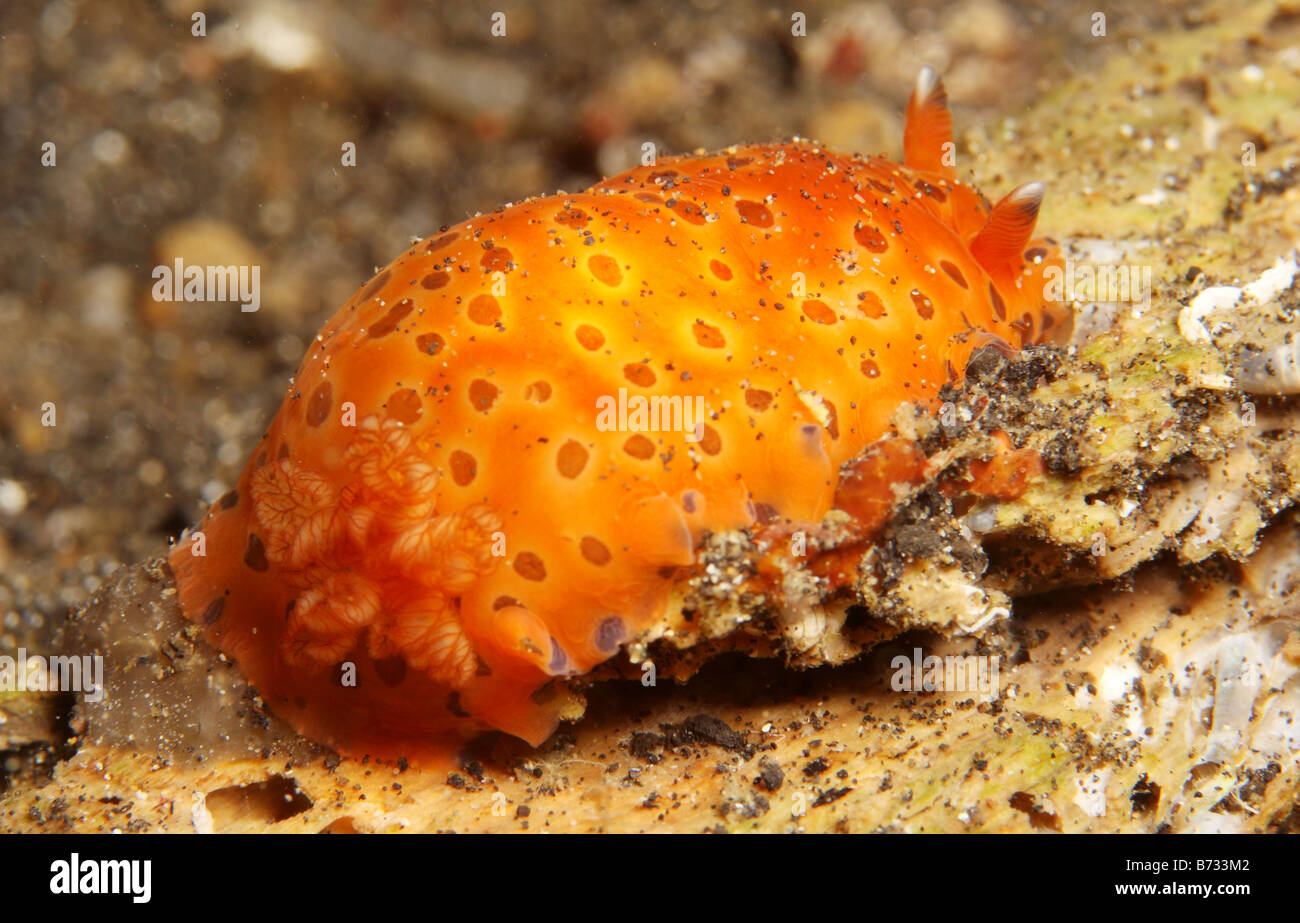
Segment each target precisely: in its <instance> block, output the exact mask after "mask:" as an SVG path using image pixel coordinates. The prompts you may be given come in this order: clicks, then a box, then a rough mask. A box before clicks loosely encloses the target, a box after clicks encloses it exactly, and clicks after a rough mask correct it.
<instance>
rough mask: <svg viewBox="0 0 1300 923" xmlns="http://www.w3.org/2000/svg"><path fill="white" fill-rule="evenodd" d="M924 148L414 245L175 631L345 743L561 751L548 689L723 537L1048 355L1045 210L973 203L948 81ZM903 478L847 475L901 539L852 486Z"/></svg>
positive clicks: (220, 522) (807, 498) (324, 344)
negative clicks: (1042, 274) (958, 388)
mask: <svg viewBox="0 0 1300 923" xmlns="http://www.w3.org/2000/svg"><path fill="white" fill-rule="evenodd" d="M904 138H905V145H904V146H905V157H904V162H903V163H902V164H897V163H893V162H891V161H889V160H886V159H883V158H880V157H861V156H847V155H843V154H837V153H834V152H831V151H827V150H825V149H823V148H821V147H818V146H817V145H815V144H811V143H808V142H805V141H799V140H796V141H792V142H790V143H784V144H767V145H753V146H743V147H735V148H730V149H727V150H724V151H720V152H717V153H712V154H705V155H699V156H685V157H676V158H671V159H665V160H662V161H660V162H659V163H657V164H656V165H654V166H648V167H640V168H638V169H634V170H631V171H629V172H627V173H624V174H621V175H619V176H615V177H613V178H611V179H607V180H605V181H604V182H601V183H599V184H597V185H596V186H594V187H592V188H591V189H589V190H587V191H585V192H581V193H576V194H573V195H554V196H547V197H543V198H536V199H530V200H527V201H524V202H520V203H518V204H516V205H512V206H510V207H507V208H504V209H502V210H500V211H497V212H494V213H492V214H488V215H484V216H480V217H475V218H473V219H471V220H468V221H465V222H463V223H461V224H459V225H457V226H455V227H453V228H450V229H447V230H445V231H443V232H441V233H439V234H437V235H435V236H433V237H431V238H429V239H426V240H422V241H420V242H419V243H418V244H416V245H415V246H413V247H412V248H411V249H410V250H408V251H407V252H406V253H404V254H402V255H401V256H400V257H398V258H397V259H396V260H395V261H394V262H393V263H391V264H390V265H389V266H388V267H387V268H385V269H383V270H382V271H381V272H380V273H379V274H378V275H376V276H375V277H374V278H373V279H371V280H370V281H369V282H367V283H366V284H365V285H363V286H362V287H361V289H360V290H359V291H358V292H357V294H356V295H355V296H354V297H353V298H352V299H351V300H350V301H348V303H347V304H345V305H344V306H343V307H342V309H341V310H339V311H338V313H337V314H335V315H334V316H333V317H332V318H331V319H330V320H329V322H328V323H326V324H325V326H324V328H323V329H322V330H321V331H320V334H319V336H318V337H317V338H316V340H315V342H314V343H313V344H312V346H311V348H310V350H309V351H308V355H307V356H306V358H305V359H304V361H303V363H302V367H301V368H300V370H299V371H298V374H297V375H296V377H295V379H294V381H293V384H292V385H291V386H290V388H289V390H288V394H287V395H286V397H285V400H284V403H283V405H282V406H281V408H280V410H279V412H278V413H277V414H276V416H275V419H274V420H273V422H272V423H271V425H270V427H269V428H268V429H267V431H266V434H265V435H264V436H263V438H262V440H261V442H260V444H259V445H258V446H257V448H256V449H255V451H254V452H253V454H252V457H251V459H250V460H249V463H248V465H247V467H246V468H245V469H244V471H243V473H242V475H241V476H240V478H239V481H238V483H237V484H236V486H235V488H234V489H233V490H231V491H230V492H229V493H227V494H226V495H225V496H223V497H222V498H221V499H220V500H218V501H217V502H216V503H215V504H213V506H212V508H211V509H210V510H209V512H208V513H207V515H206V517H205V518H204V519H203V521H202V523H201V525H200V527H199V528H200V530H201V532H202V534H203V541H202V542H194V541H192V540H182V542H181V543H179V544H178V545H177V546H176V547H175V548H174V549H173V551H172V553H171V565H172V568H173V570H174V571H175V574H176V577H177V580H178V583H179V587H180V598H181V605H182V607H183V609H184V612H185V614H186V615H187V617H189V618H190V619H192V620H194V621H195V622H197V623H198V624H200V625H202V626H203V627H204V635H205V637H206V638H207V639H208V640H209V641H210V642H211V643H212V644H214V645H215V646H216V647H217V648H219V649H220V650H222V651H223V652H225V653H226V654H227V655H229V656H230V657H231V658H233V659H234V660H235V661H236V662H237V663H238V665H239V667H240V668H241V670H242V671H243V672H244V674H245V675H246V676H247V677H248V678H249V680H250V681H251V682H252V683H253V684H254V686H255V687H256V688H257V690H258V691H259V692H260V694H261V695H262V697H263V698H264V700H265V701H266V703H267V704H268V705H269V707H270V708H271V709H272V710H273V711H275V712H276V713H277V714H279V715H281V716H283V717H284V718H286V719H287V720H289V721H290V722H291V723H292V724H293V725H294V726H295V727H297V728H298V729H299V730H300V731H302V732H303V733H305V734H307V735H309V736H312V737H313V738H315V739H317V740H320V741H322V742H325V743H328V744H330V745H332V746H334V747H337V748H339V749H341V750H344V751H347V752H353V753H359V752H371V753H375V754H376V755H385V754H388V755H410V754H413V753H419V752H422V751H425V752H427V751H431V750H436V748H438V747H445V746H446V741H448V740H455V739H462V738H464V737H465V736H468V735H470V734H473V733H477V732H480V731H482V730H484V729H499V730H503V731H506V732H508V733H510V734H513V735H517V736H518V737H521V738H523V739H524V740H526V741H529V742H531V743H533V744H537V743H540V742H541V741H542V740H544V739H545V738H546V737H547V735H549V734H550V733H551V731H552V730H553V729H554V728H555V726H556V723H557V720H558V715H557V713H556V706H555V705H554V704H553V702H552V701H551V700H550V699H548V697H547V696H545V695H540V694H538V693H539V690H541V689H542V687H543V686H544V685H545V684H547V683H548V682H549V681H551V680H552V678H554V677H564V676H570V675H575V674H580V673H584V672H586V671H588V670H590V669H591V668H592V667H594V666H595V665H596V664H598V663H600V662H601V661H603V660H605V659H607V658H609V657H611V656H612V655H614V654H615V653H616V652H617V651H618V650H619V648H620V646H621V644H622V643H623V642H625V641H627V640H629V639H631V638H633V637H635V636H636V635H637V634H638V633H639V632H641V631H642V630H643V629H645V628H646V627H647V626H648V625H650V624H651V623H652V622H654V621H655V620H656V619H657V618H659V617H660V616H661V615H662V613H663V612H664V609H665V607H666V606H667V605H668V601H669V593H670V590H671V588H672V584H673V581H674V579H680V577H679V574H680V572H679V570H678V569H679V568H682V567H684V566H688V565H691V564H692V563H693V562H694V561H695V551H696V548H697V546H698V545H699V543H700V542H701V539H702V537H703V536H704V535H705V534H706V533H709V532H716V531H719V530H728V529H739V528H745V527H749V526H751V525H753V524H754V523H755V522H756V520H757V519H759V518H762V519H763V520H764V521H771V520H772V518H773V517H778V518H784V519H787V520H790V521H793V522H807V523H815V522H817V521H819V520H820V519H821V517H822V516H823V515H824V514H825V513H826V512H828V511H829V510H830V509H831V508H832V506H833V505H834V503H835V500H836V495H837V488H839V487H840V484H839V472H840V469H841V466H842V465H844V464H845V463H846V462H851V461H853V460H855V459H858V458H859V456H862V455H863V453H864V451H866V450H867V449H868V447H870V446H872V445H873V444H874V443H876V442H877V440H880V439H882V438H883V437H887V436H889V435H890V433H891V426H890V419H891V417H892V416H893V415H894V413H895V411H896V410H897V408H898V407H899V405H900V404H902V403H903V402H912V403H914V404H917V405H919V406H923V407H933V405H934V403H935V400H936V396H937V394H938V392H939V390H940V388H941V387H942V386H943V385H944V384H945V383H947V382H949V381H951V380H953V379H954V378H957V377H959V376H961V375H962V374H963V371H964V369H965V364H966V360H967V358H968V357H969V355H970V353H971V351H972V349H974V348H975V346H976V345H978V344H979V343H981V342H989V341H990V340H992V341H997V340H1001V341H1004V342H1005V343H1006V344H1008V347H1009V348H1019V347H1020V346H1022V345H1023V344H1025V343H1026V342H1029V341H1031V340H1033V339H1035V338H1037V337H1039V336H1040V334H1041V333H1042V332H1043V329H1044V326H1045V316H1046V312H1045V306H1044V304H1043V300H1042V286H1041V284H1040V280H1038V279H1037V278H1036V276H1035V272H1036V270H1035V265H1036V263H1037V262H1040V261H1034V260H1026V259H1025V257H1024V250H1025V247H1026V245H1027V244H1028V243H1029V237H1030V234H1031V231H1032V229H1033V225H1034V221H1035V218H1036V216H1037V212H1038V206H1039V203H1040V202H1041V200H1042V193H1043V189H1042V186H1041V185H1039V184H1029V185H1026V186H1021V187H1019V188H1018V189H1017V190H1015V191H1013V192H1011V193H1010V194H1009V195H1007V196H1006V197H1005V198H1003V199H1002V200H1001V201H999V202H998V203H997V204H996V205H994V206H991V207H990V205H989V203H988V200H986V199H985V198H984V197H983V196H982V195H981V194H980V193H979V192H978V191H977V190H976V189H974V188H973V187H972V186H971V185H969V184H968V183H965V182H962V181H960V180H959V179H958V178H957V174H956V171H955V169H954V168H953V165H952V164H953V161H952V158H951V156H950V155H951V152H952V137H951V122H950V118H949V115H948V109H947V105H946V98H945V95H944V90H943V85H942V83H941V82H940V81H939V80H938V79H937V78H936V77H935V76H934V74H933V73H932V72H930V71H929V70H928V69H927V70H926V71H925V72H923V73H922V76H921V79H920V81H919V82H918V85H917V88H916V91H915V92H914V94H913V97H912V100H911V103H910V104H909V106H908V110H907V127H906V131H905V135H904ZM611 402H614V403H616V404H617V405H618V406H619V408H620V411H619V413H617V414H613V415H611V414H610V413H608V412H607V411H608V409H609V408H610V407H611V406H612V404H611ZM694 408H699V409H700V410H701V412H702V414H703V416H702V418H701V419H694V416H695V414H694V413H693V412H692V411H693V409H694ZM611 420H616V422H615V423H611ZM878 451H879V450H878ZM883 457H884V456H882V458H883ZM869 458H870V456H868V459H869ZM891 459H892V460H891ZM886 461H887V462H888V463H887V464H885V463H881V464H873V463H866V464H863V465H859V466H857V467H856V468H853V469H852V470H853V472H854V478H855V479H856V480H855V483H853V484H849V485H845V486H844V489H843V490H842V491H841V496H842V497H845V498H849V499H847V500H845V502H848V503H850V505H851V506H853V509H852V510H851V511H850V512H852V513H854V514H856V515H862V516H867V517H870V518H872V519H873V520H874V519H876V518H883V516H884V515H885V512H886V510H885V504H886V502H887V500H888V498H889V496H890V494H889V491H888V490H880V489H878V488H877V487H873V486H872V485H869V484H864V483H862V482H861V478H862V477H864V476H870V472H873V471H874V472H876V476H881V477H883V476H886V475H885V474H882V472H890V471H894V470H898V471H904V472H905V473H906V471H912V470H913V469H915V468H916V466H917V464H919V462H916V460H915V459H913V457H912V454H911V450H909V449H906V448H900V447H897V446H893V447H891V448H890V449H889V453H888V458H887V459H886ZM886 486H887V485H886ZM199 551H202V554H199V553H197V552H199Z"/></svg>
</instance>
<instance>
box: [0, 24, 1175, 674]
mask: <svg viewBox="0 0 1300 923" xmlns="http://www.w3.org/2000/svg"><path fill="white" fill-rule="evenodd" d="M196 6H201V8H202V20H201V22H196V20H195V19H194V15H195V7H196ZM1097 6H1098V5H1097V4H1096V3H1095V2H1089V3H1083V2H1078V0H1065V2H1055V0H1051V2H1042V3H1036V2H1004V0H952V2H948V0H937V2H913V0H868V2H849V3H829V2H812V0H792V2H790V3H786V4H774V3H766V2H734V0H696V2H677V3H648V2H633V0H607V2H603V3H592V2H589V0H553V2H536V3H521V2H507V0H485V2H479V0H454V2H452V0H446V2H417V0H373V2H353V0H336V2H335V0H326V2H314V3H294V2H288V0H243V2H239V0H220V2H208V3H198V2H196V0H187V2H184V3H179V2H153V3H150V2H128V0H93V2H92V0H82V2H78V0H53V2H48V3H39V2H31V0H4V2H3V3H0V103H2V108H3V115H2V117H0V650H3V651H5V652H9V650H10V649H11V648H14V647H17V646H19V645H27V646H29V647H39V646H40V645H41V644H42V643H44V642H46V641H48V638H49V634H50V632H51V630H52V628H53V627H54V626H56V625H57V623H58V621H59V620H60V619H61V618H62V617H63V616H64V615H65V614H66V612H67V611H68V608H69V607H70V606H75V605H79V604H81V603H82V602H84V601H85V599H86V598H87V597H88V595H89V594H90V593H91V592H93V590H94V589H95V588H96V587H97V586H98V585H99V584H100V583H102V582H103V581H104V579H105V578H106V577H107V576H108V575H109V574H111V573H112V571H113V570H114V569H115V568H116V567H117V566H118V565H119V564H120V563H124V562H128V561H135V560H139V559H142V558H145V557H149V556H152V555H155V554H158V553H161V552H162V551H163V550H164V549H165V547H166V544H167V541H168V540H169V538H171V537H174V536H176V535H177V534H178V533H179V532H180V531H181V529H182V528H184V526H185V525H187V524H188V523H189V522H191V521H192V520H194V519H196V518H197V516H198V515H199V513H200V512H201V510H202V509H203V508H205V506H206V504H207V503H208V502H210V501H211V500H213V499H215V498H216V497H217V496H219V495H220V494H221V493H223V492H224V491H225V490H226V489H227V488H228V487H229V486H230V485H231V484H232V483H233V482H234V480H235V478H236V476H237V474H238V472H239V470H240V469H241V468H242V467H243V464H244V461H245V459H246V457H247V455H248V453H249V452H250V451H251V449H252V447H253V445H254V443H255V442H256V440H257V438H258V436H259V435H260V433H261V430H262V427H263V426H264V425H265V423H266V422H267V421H268V420H269V419H270V416H271V414H272V413H273V412H274V410H275V408H276V407H277V406H278V405H279V403H280V400H281V398H282V396H283V393H284V388H285V386H286V384H287V382H288V379H289V376H291V375H292V374H293V371H294V369H295V368H296V366H297V364H298V362H299V361H300V359H301V357H302V355H303V351H304V349H305V347H306V344H307V343H308V342H309V341H310V339H311V337H312V336H313V335H314V334H315V331H316V329H317V328H318V327H319V326H320V325H321V324H322V323H323V321H324V320H325V319H326V318H327V317H328V316H329V315H330V314H331V313H332V312H333V310H334V309H335V308H337V307H338V306H339V305H341V304H343V302H344V301H345V300H346V299H347V297H348V296H349V295H350V294H351V293H352V291H353V290H354V289H355V288H356V286H357V285H358V284H359V283H361V282H362V281H364V280H365V279H366V278H367V277H369V276H370V275H371V274H372V273H373V272H374V270H375V269H376V268H377V267H379V266H382V265H383V264H385V263H387V262H388V261H389V260H390V259H392V258H393V257H394V256H396V255H397V254H398V253H400V252H401V251H402V250H403V249H404V248H405V247H406V246H407V245H408V244H409V242H410V240H411V238H412V237H417V236H424V235H427V234H430V233H432V232H434V231H436V230H437V229H438V228H439V226H441V225H447V224H454V223H456V222H458V221H461V220H463V219H465V218H466V217H468V216H469V215H471V214H473V213H474V212H476V211H481V210H488V209H492V208H495V207H496V206H498V205H500V204H502V203H505V202H509V201H516V200H519V199H521V198H524V197H526V196H529V195H536V194H545V193H549V192H553V191H555V190H557V189H568V190H578V189H581V188H584V187H586V186H589V185H591V184H592V183H594V182H595V181H597V180H598V179H600V178H601V177H603V176H606V175H610V174H613V173H617V172H619V171H621V170H623V169H626V168H628V167H630V166H632V165H633V164H634V163H636V162H638V160H639V157H640V153H641V149H642V145H643V144H644V143H646V142H651V143H654V144H655V145H656V147H657V150H658V152H659V153H660V155H664V154H674V153H681V152H689V151H691V150H693V149H696V148H716V147H723V146H726V145H728V144H731V143H738V142H743V141H760V140H772V139H777V138H781V137H786V136H791V135H801V136H805V137H813V138H816V139H818V140H820V141H822V142H823V143H825V144H827V145H830V146H832V147H835V148H838V149H842V150H849V151H858V152H863V153H882V152H883V153H887V154H889V155H890V156H897V155H898V153H899V151H900V147H901V127H902V121H901V112H902V107H903V105H904V103H905V101H906V98H907V94H908V93H909V92H910V89H911V86H912V84H913V82H914V80H915V77H916V73H917V71H918V69H919V68H920V67H921V66H922V65H923V64H929V65H931V66H933V67H935V68H936V69H937V70H939V71H940V72H941V73H942V75H943V77H944V79H945V82H946V83H947V86H948V90H949V94H950V97H951V100H952V103H953V111H954V119H955V124H956V128H957V131H958V134H959V135H960V134H961V132H962V131H964V130H968V129H971V128H973V127H978V126H984V127H985V128H986V129H988V128H989V126H991V125H993V124H995V123H996V122H998V121H999V120H1001V119H1005V118H1008V117H1010V118H1014V117H1015V115H1016V113H1017V112H1019V111H1020V110H1021V109H1023V107H1024V106H1025V105H1026V104H1027V103H1028V102H1029V101H1031V100H1034V99H1036V98H1039V97H1041V96H1042V95H1043V94H1046V93H1048V92H1050V90H1051V88H1052V86H1054V85H1055V84H1057V83H1059V82H1060V81H1061V80H1063V79H1064V78H1066V77H1069V76H1073V75H1077V74H1080V73H1084V74H1086V73H1087V72H1088V71H1090V70H1092V69H1095V68H1096V67H1098V66H1099V64H1100V63H1101V62H1102V61H1103V60H1105V58H1106V57H1108V56H1110V55H1115V54H1120V55H1122V54H1126V53H1130V52H1131V50H1132V47H1133V46H1132V40H1134V39H1135V38H1137V37H1138V36H1141V35H1143V34H1145V33H1147V32H1149V31H1151V30H1154V29H1157V28H1164V27H1168V26H1171V25H1177V24H1178V23H1180V22H1185V23H1187V24H1192V23H1194V22H1196V20H1197V15H1198V14H1197V11H1196V6H1195V5H1194V4H1172V3H1169V4H1166V3H1156V2H1153V3H1148V4H1144V5H1143V6H1144V7H1145V8H1144V9H1143V10H1142V11H1141V12H1140V13H1135V12H1132V11H1127V10H1126V11H1120V10H1114V11H1110V12H1108V13H1107V22H1106V35H1105V36H1096V35H1094V34H1093V32H1094V26H1095V20H1094V18H1093V17H1094V13H1095V12H1096V10H1097ZM494 14H504V18H502V17H501V16H494ZM200 25H201V29H200ZM494 26H495V30H494ZM502 27H504V35H501V34H494V31H495V32H496V33H500V32H501V31H503V29H502ZM196 32H201V33H202V34H195V33H196ZM801 32H802V34H798V33H801ZM1030 130H1032V129H1030ZM349 143H350V144H352V145H354V146H355V166H347V165H344V163H343V152H344V145H346V144H349ZM50 144H52V145H53V147H52V148H51V147H50V146H49V145H50ZM51 154H52V157H51V156H50V155H51ZM43 160H44V161H46V163H48V162H49V161H51V160H52V161H53V162H52V164H50V165H46V163H43ZM978 178H979V177H978V176H977V179H978ZM986 181H987V178H986ZM990 191H994V192H996V191H999V190H990ZM1000 191H1005V190H1000ZM177 258H181V259H183V260H184V261H185V262H186V263H187V264H212V265H249V264H251V265H257V266H260V267H261V270H260V271H261V308H260V310H259V311H257V312H256V313H242V312H241V311H240V310H239V307H238V305H237V304H233V303H229V302H225V303H211V304H194V303H180V304H176V303H167V302H157V301H154V300H153V298H152V297H151V291H152V287H153V279H152V275H151V273H152V271H153V268H154V267H155V266H157V265H171V264H172V261H173V260H175V259H177ZM51 406H52V408H53V418H52V420H51V417H50V410H51ZM49 422H53V423H54V424H55V425H52V426H51V425H45V424H47V423H49Z"/></svg>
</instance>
